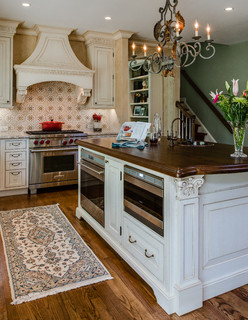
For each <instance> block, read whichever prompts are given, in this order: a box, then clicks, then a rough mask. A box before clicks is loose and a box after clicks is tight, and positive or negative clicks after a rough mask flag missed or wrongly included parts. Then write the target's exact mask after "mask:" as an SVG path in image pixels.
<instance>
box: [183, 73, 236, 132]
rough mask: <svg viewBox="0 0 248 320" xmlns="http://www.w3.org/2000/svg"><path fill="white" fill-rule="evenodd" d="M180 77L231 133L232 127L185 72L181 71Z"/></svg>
mask: <svg viewBox="0 0 248 320" xmlns="http://www.w3.org/2000/svg"><path fill="white" fill-rule="evenodd" d="M181 75H182V76H183V77H184V79H185V80H186V81H187V82H188V83H189V84H190V85H191V87H192V88H193V89H194V90H195V92H196V93H197V94H198V95H199V96H200V97H201V99H202V100H203V101H204V102H205V104H206V105H207V106H208V107H209V108H210V109H211V110H212V111H213V113H214V114H215V115H216V117H217V118H218V119H219V120H220V121H221V122H222V124H223V125H224V126H225V127H226V128H227V130H228V131H229V132H230V133H232V127H231V126H230V124H229V123H228V122H227V121H226V119H225V118H224V117H223V116H222V114H221V113H220V112H219V111H218V110H217V109H216V108H215V107H214V105H213V104H212V102H210V101H209V99H208V98H207V97H206V95H205V94H204V93H203V92H202V91H201V89H200V88H199V87H198V86H197V84H196V83H195V82H194V81H193V80H192V79H191V77H190V76H189V75H188V74H187V72H186V71H185V70H181Z"/></svg>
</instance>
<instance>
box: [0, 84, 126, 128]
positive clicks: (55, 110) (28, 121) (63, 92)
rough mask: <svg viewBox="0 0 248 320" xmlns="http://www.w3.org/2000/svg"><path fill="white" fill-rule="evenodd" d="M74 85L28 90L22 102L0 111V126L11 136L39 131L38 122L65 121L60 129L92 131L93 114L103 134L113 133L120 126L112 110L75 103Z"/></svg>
mask: <svg viewBox="0 0 248 320" xmlns="http://www.w3.org/2000/svg"><path fill="white" fill-rule="evenodd" d="M75 89H76V86H75V85H73V84H70V83H64V82H42V83H38V84H35V85H33V86H31V87H29V88H28V94H27V96H26V98H25V101H24V103H22V104H17V103H16V104H15V105H14V108H13V109H0V126H8V130H9V131H11V132H13V133H18V132H25V131H27V130H41V124H39V123H40V122H43V121H50V120H51V119H53V120H54V121H62V122H65V124H64V125H63V130H69V129H75V130H82V131H84V132H88V133H90V132H93V129H90V128H89V127H88V126H89V125H91V124H92V123H93V122H92V115H93V114H94V113H97V114H101V115H102V120H101V123H102V128H103V132H108V133H116V132H118V131H119V128H120V123H119V120H118V117H117V114H116V111H115V109H88V108H86V107H84V106H81V105H78V104H77V93H76V90H75Z"/></svg>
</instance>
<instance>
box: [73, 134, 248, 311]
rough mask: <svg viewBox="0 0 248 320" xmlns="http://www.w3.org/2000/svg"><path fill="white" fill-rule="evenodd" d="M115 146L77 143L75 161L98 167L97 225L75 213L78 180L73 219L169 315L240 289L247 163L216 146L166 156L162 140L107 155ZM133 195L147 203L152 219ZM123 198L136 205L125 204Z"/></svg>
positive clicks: (246, 278) (246, 244) (246, 252)
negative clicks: (100, 209) (90, 158)
mask: <svg viewBox="0 0 248 320" xmlns="http://www.w3.org/2000/svg"><path fill="white" fill-rule="evenodd" d="M114 141H115V139H114V138H102V139H87V140H79V141H78V142H77V143H78V145H79V156H80V154H82V153H85V152H86V153H87V152H90V153H93V154H95V155H98V156H100V157H102V158H103V159H104V162H105V182H104V183H105V184H104V201H105V206H104V216H103V219H104V223H102V224H100V223H99V222H98V221H97V220H96V218H95V217H93V215H92V214H90V213H89V212H88V211H87V210H84V209H83V208H82V203H81V191H82V185H83V182H82V181H80V180H81V177H80V175H79V183H80V184H81V188H79V203H78V208H77V211H76V215H77V217H78V218H83V219H85V220H86V221H87V222H88V223H89V224H90V225H91V226H92V227H93V228H94V229H95V230H96V231H97V232H98V233H99V234H100V235H101V236H102V237H103V238H104V239H105V240H106V241H107V242H108V243H109V244H110V245H111V246H112V247H113V248H114V249H115V250H116V251H117V252H118V253H119V254H120V255H121V256H122V257H123V259H125V261H127V262H128V263H129V264H130V265H131V266H132V267H133V268H134V269H135V270H136V272H137V273H139V275H140V276H141V277H142V278H143V279H144V280H145V281H146V282H147V283H149V285H150V286H151V287H152V289H153V291H154V294H155V296H156V298H157V302H158V303H159V304H160V305H161V306H162V307H163V308H164V309H165V311H166V312H167V313H169V314H171V313H173V312H176V313H177V314H178V315H182V314H185V313H187V312H190V311H192V310H195V309H197V308H199V307H201V306H202V302H203V301H204V300H207V299H209V298H211V297H214V296H217V295H219V294H221V293H224V292H227V291H229V290H232V289H234V288H237V287H239V286H241V285H244V284H247V283H248V232H247V226H248V159H233V158H231V157H230V154H231V153H232V152H233V146H229V145H222V144H214V145H212V146H199V147H194V146H191V147H190V146H175V147H173V148H171V147H170V146H169V142H168V141H167V140H166V138H162V140H161V142H159V143H158V145H154V146H149V147H147V148H145V149H144V150H138V149H134V148H117V149H114V148H112V142H114ZM244 152H246V153H247V152H248V150H244ZM80 167H81V170H80V171H82V162H81V165H80ZM135 175H136V176H135ZM142 180H143V181H142ZM145 180H146V181H145ZM134 181H136V182H134ZM135 184H136V186H137V185H139V187H136V186H135ZM131 185H132V186H131ZM130 186H131V187H130ZM145 186H147V187H145ZM132 188H133V189H132ZM142 188H143V189H142ZM138 189H139V190H143V193H144V195H145V197H146V198H147V199H150V197H152V195H153V196H154V199H153V201H154V202H153V204H154V208H155V207H156V209H154V212H153V210H152V208H151V207H150V208H147V209H146V204H145V202H146V199H145V197H144V196H143V198H142V194H141V192H138V191H137V190H138ZM130 190H131V191H132V190H133V193H135V197H136V198H137V197H140V199H139V198H138V199H134V200H133V201H132V199H131V200H130V198H135V197H132V193H130ZM161 195H162V196H161ZM161 199H163V200H161ZM141 200H142V201H141ZM151 201H152V200H151ZM151 201H150V200H149V201H148V206H149V203H150V202H151ZM143 202H144V203H143ZM160 202H161V206H162V214H161V216H159V210H160V206H159V204H160ZM141 203H142V205H141Z"/></svg>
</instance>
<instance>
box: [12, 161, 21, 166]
mask: <svg viewBox="0 0 248 320" xmlns="http://www.w3.org/2000/svg"><path fill="white" fill-rule="evenodd" d="M21 164H22V163H21V162H14V163H11V165H12V167H18V166H20V165H21Z"/></svg>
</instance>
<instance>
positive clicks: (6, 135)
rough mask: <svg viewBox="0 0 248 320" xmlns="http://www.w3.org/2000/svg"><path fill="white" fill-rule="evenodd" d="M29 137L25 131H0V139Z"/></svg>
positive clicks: (95, 135) (94, 135) (104, 134)
mask: <svg viewBox="0 0 248 320" xmlns="http://www.w3.org/2000/svg"><path fill="white" fill-rule="evenodd" d="M44 133H45V132H44ZM87 134H88V136H89V137H102V136H108V137H116V136H117V133H111V132H99V133H95V132H90V133H87ZM30 137H31V136H30V135H29V134H27V133H26V132H13V131H4V132H0V140H1V139H23V138H30Z"/></svg>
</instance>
